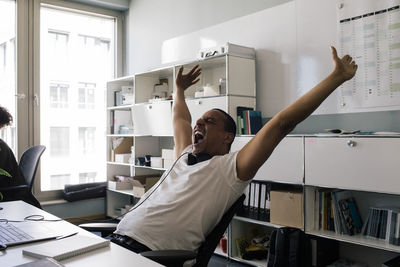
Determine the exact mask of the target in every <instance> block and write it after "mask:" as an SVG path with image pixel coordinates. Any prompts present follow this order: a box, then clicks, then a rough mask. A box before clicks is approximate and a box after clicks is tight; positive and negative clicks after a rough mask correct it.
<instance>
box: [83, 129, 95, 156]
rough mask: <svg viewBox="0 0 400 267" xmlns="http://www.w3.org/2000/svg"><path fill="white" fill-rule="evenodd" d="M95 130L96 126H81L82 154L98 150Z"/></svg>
mask: <svg viewBox="0 0 400 267" xmlns="http://www.w3.org/2000/svg"><path fill="white" fill-rule="evenodd" d="M95 132H96V128H95V127H79V148H80V149H81V153H82V154H84V155H87V154H94V153H95V152H96V146H95V144H96V142H95V141H96V140H95V138H96V136H95Z"/></svg>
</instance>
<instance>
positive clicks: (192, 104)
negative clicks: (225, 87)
mask: <svg viewBox="0 0 400 267" xmlns="http://www.w3.org/2000/svg"><path fill="white" fill-rule="evenodd" d="M226 103H227V97H225V96H222V97H210V98H199V99H188V100H186V104H187V106H188V108H189V111H190V114H191V115H192V127H193V126H194V125H195V124H196V121H197V120H198V119H199V118H200V117H201V116H203V114H204V113H206V112H207V111H209V110H210V109H213V108H219V109H222V110H224V111H227V110H226V106H227V104H226Z"/></svg>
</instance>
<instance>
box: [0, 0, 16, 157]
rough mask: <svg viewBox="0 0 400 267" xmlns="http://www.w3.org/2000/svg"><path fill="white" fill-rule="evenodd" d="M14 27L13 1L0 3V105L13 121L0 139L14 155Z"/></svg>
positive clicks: (14, 9)
mask: <svg viewBox="0 0 400 267" xmlns="http://www.w3.org/2000/svg"><path fill="white" fill-rule="evenodd" d="M15 25H16V4H15V1H14V0H2V1H0V99H1V102H0V105H1V106H3V107H5V108H7V109H8V111H9V112H10V113H11V115H12V116H13V119H14V120H13V123H12V125H11V126H7V127H4V128H3V129H1V130H0V138H1V139H2V140H3V141H5V142H6V143H7V144H8V145H9V146H10V148H11V149H12V150H13V151H14V153H16V151H17V142H16V141H17V138H16V133H17V129H16V125H17V116H16V115H17V110H16V102H15V95H16V86H15V84H16V82H15V80H16V70H15V36H16V27H15Z"/></svg>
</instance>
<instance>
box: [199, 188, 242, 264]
mask: <svg viewBox="0 0 400 267" xmlns="http://www.w3.org/2000/svg"><path fill="white" fill-rule="evenodd" d="M245 197H246V196H245V195H244V194H243V195H241V196H240V197H239V198H238V199H237V200H236V201H235V203H233V205H232V206H231V207H230V208H229V210H228V211H227V212H225V214H224V216H222V218H221V220H220V221H219V223H218V224H217V225H216V226H215V227H214V229H213V230H212V231H211V232H210V233H209V234H208V235H207V237H206V240H205V241H204V243H203V244H202V245H201V246H200V248H199V250H198V252H197V257H196V263H195V264H194V266H207V264H208V262H209V261H210V258H211V256H212V255H213V254H214V250H215V248H216V247H217V245H218V244H219V241H220V239H221V237H222V236H223V234H224V233H225V230H226V228H228V225H229V223H230V222H231V220H232V218H233V216H234V215H235V213H236V212H237V211H239V209H240V208H241V207H243V201H244V199H245Z"/></svg>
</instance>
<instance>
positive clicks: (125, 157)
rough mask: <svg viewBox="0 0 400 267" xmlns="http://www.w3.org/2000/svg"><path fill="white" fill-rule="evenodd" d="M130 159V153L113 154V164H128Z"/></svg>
mask: <svg viewBox="0 0 400 267" xmlns="http://www.w3.org/2000/svg"><path fill="white" fill-rule="evenodd" d="M130 157H131V153H124V154H115V162H119V163H129V158H130Z"/></svg>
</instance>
